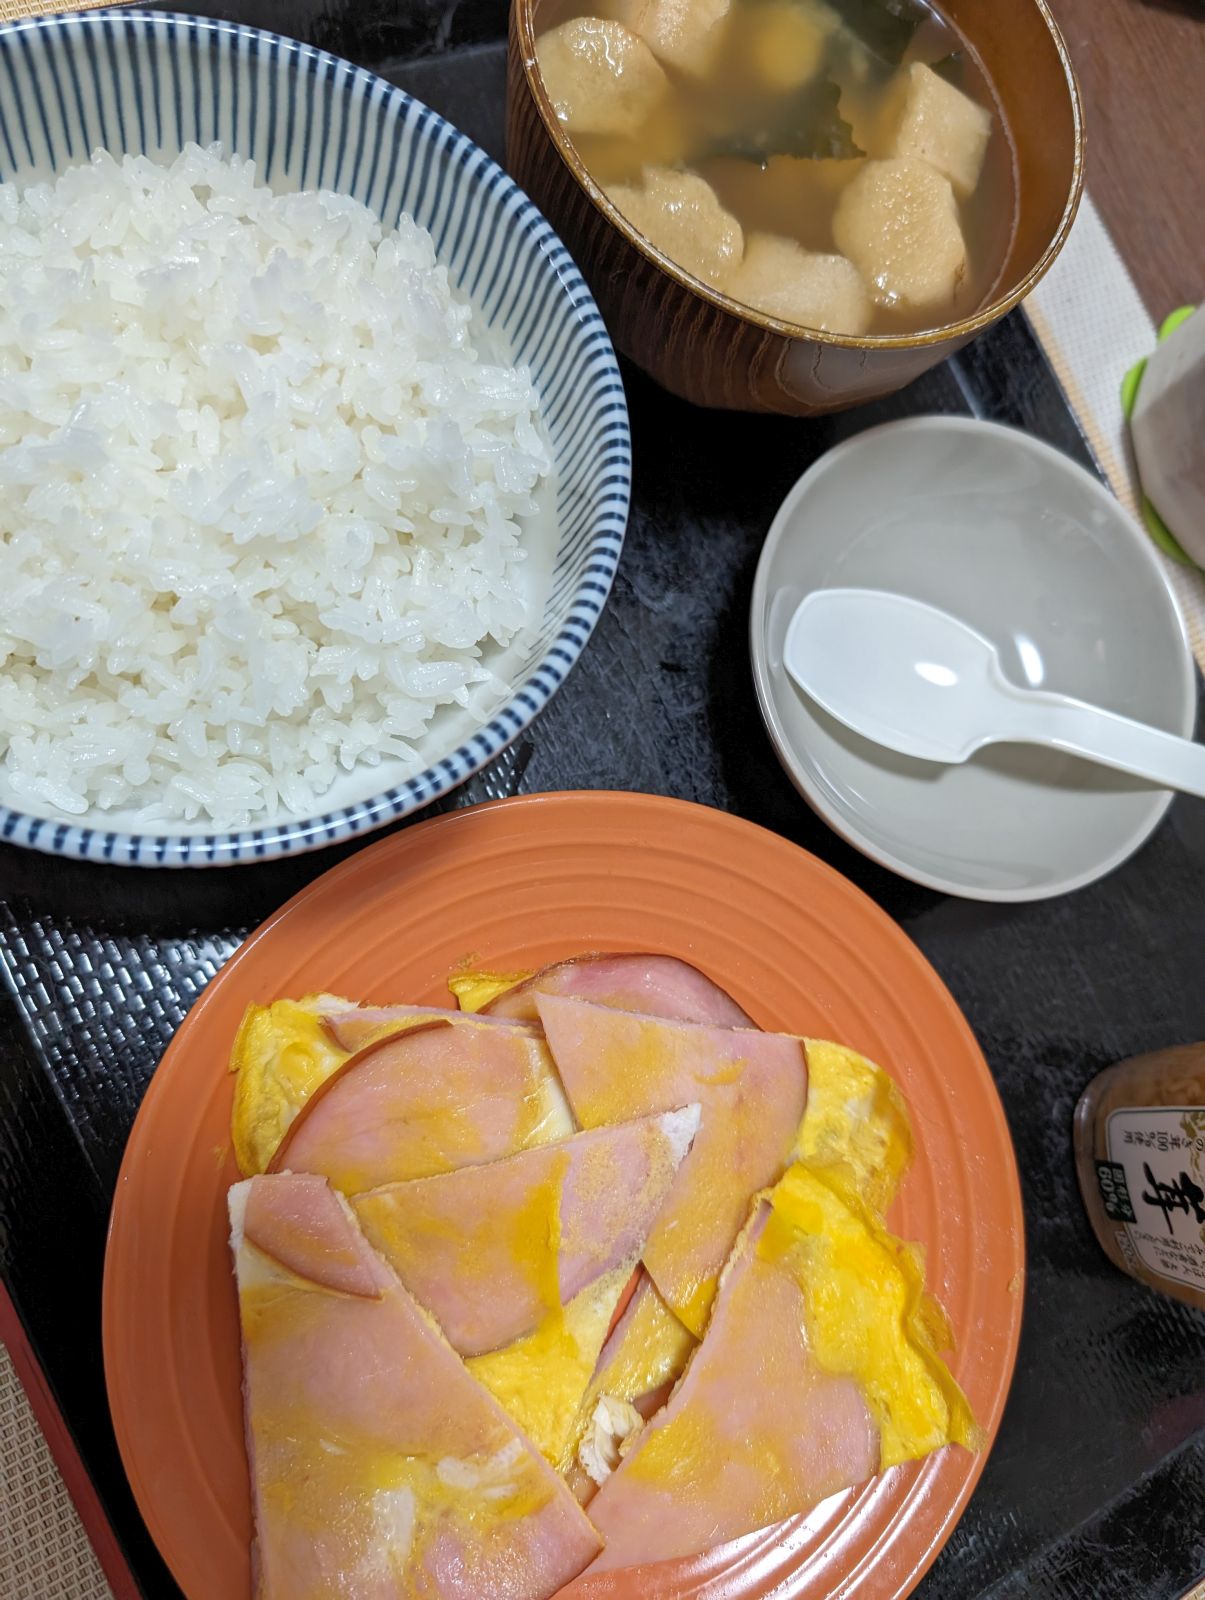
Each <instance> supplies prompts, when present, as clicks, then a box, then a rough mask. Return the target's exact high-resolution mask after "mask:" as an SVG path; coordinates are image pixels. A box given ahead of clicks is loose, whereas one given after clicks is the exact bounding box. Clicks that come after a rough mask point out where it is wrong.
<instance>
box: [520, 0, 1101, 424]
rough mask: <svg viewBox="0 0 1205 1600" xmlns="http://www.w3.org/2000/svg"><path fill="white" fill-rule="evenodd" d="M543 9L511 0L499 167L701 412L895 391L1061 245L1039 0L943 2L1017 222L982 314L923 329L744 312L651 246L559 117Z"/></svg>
mask: <svg viewBox="0 0 1205 1600" xmlns="http://www.w3.org/2000/svg"><path fill="white" fill-rule="evenodd" d="M542 3H543V0H513V4H512V8H511V20H510V48H509V63H508V86H507V164H508V166H509V168H510V171H511V173H512V174H513V176H514V177H515V178H516V179H517V181H518V182H519V184H520V185H521V186H522V187H523V188H524V189H525V190H526V191H527V193H528V194H529V195H531V197H532V198H533V199H534V200H535V202H536V204H537V205H538V206H539V207H540V208H541V210H542V211H543V212H544V213H545V215H546V216H547V217H548V218H549V220H550V221H551V222H552V224H553V226H554V227H555V228H556V229H557V231H558V232H559V233H560V235H561V237H562V238H563V239H564V241H565V243H566V244H567V246H568V248H569V250H570V251H571V253H572V254H573V256H574V258H575V259H576V261H577V263H578V265H579V266H580V268H581V270H582V272H583V274H584V276H585V277H586V280H587V282H588V283H589V284H590V287H591V288H592V290H593V291H594V294H595V297H596V298H597V300H598V303H599V306H600V308H601V310H602V313H603V316H604V317H605V319H606V322H607V325H608V327H609V329H610V332H611V336H612V338H613V339H614V341H615V344H616V345H617V347H618V348H619V350H620V351H621V352H622V353H623V354H625V355H627V356H628V357H630V358H631V360H632V361H634V362H635V363H636V365H637V366H639V367H641V368H643V370H644V371H645V372H647V373H649V375H650V376H651V377H653V378H655V379H656V381H657V382H658V383H660V384H662V385H663V386H664V387H665V388H666V389H669V390H671V391H672V392H673V393H674V394H677V395H681V396H683V397H684V398H685V399H687V400H691V401H694V402H695V403H696V404H698V405H705V406H714V407H721V408H728V409H735V410H742V411H776V412H784V413H787V414H791V415H796V416H811V415H815V414H817V413H820V412H824V411H834V410H839V409H841V408H843V407H847V406H853V405H860V404H862V403H863V402H864V401H868V400H874V399H877V398H879V397H881V396H882V395H885V394H890V393H891V392H892V391H894V390H896V389H901V388H903V386H904V385H905V384H907V383H910V382H911V381H912V380H913V379H914V378H916V377H919V376H920V374H921V373H922V372H925V371H926V370H927V369H928V368H930V367H932V366H935V365H936V364H937V363H938V362H939V361H942V360H944V359H945V358H946V356H948V355H952V354H953V352H954V351H956V350H958V349H960V348H961V346H963V345H964V344H966V343H967V341H968V340H970V339H972V338H974V337H975V335H976V334H977V333H981V332H982V331H983V330H984V329H985V328H988V327H991V326H992V324H993V323H995V322H998V321H999V320H1000V318H1001V317H1003V316H1004V315H1005V314H1006V313H1007V312H1009V311H1011V310H1012V309H1013V307H1014V306H1016V305H1017V304H1018V303H1019V302H1020V301H1021V300H1022V299H1024V297H1025V296H1026V295H1027V294H1028V293H1029V291H1030V290H1031V289H1032V288H1033V287H1034V286H1035V284H1037V283H1038V282H1039V280H1040V279H1041V278H1042V277H1043V275H1044V274H1045V273H1046V272H1047V271H1048V270H1049V268H1050V265H1051V263H1052V262H1053V261H1054V259H1055V257H1056V256H1057V255H1058V253H1059V251H1060V250H1061V249H1062V247H1063V245H1064V243H1065V242H1066V239H1067V235H1068V233H1069V231H1070V229H1071V224H1072V222H1073V220H1074V218H1075V212H1076V208H1077V206H1078V204H1079V198H1080V192H1081V189H1082V187H1083V161H1084V134H1083V117H1082V109H1081V103H1080V95H1079V88H1078V85H1077V83H1076V79H1075V73H1074V71H1073V69H1072V66H1071V62H1070V59H1069V57H1068V54H1067V47H1066V45H1065V43H1064V41H1063V38H1062V36H1061V34H1060V33H1059V31H1058V28H1057V27H1056V25H1055V23H1054V20H1053V18H1052V17H1051V14H1050V11H1049V10H1048V8H1047V6H1046V4H1045V0H1007V4H1004V3H1002V0H944V3H943V6H942V10H943V12H944V14H945V16H946V17H947V18H948V19H949V21H950V22H952V23H953V24H954V26H955V27H956V28H957V29H958V30H959V32H961V33H962V35H963V36H964V38H965V39H966V41H967V42H968V43H969V44H970V46H971V47H972V49H973V50H974V51H975V53H976V54H977V56H978V58H979V61H980V64H981V65H982V67H983V69H984V71H985V73H986V75H987V77H988V79H989V80H990V82H991V85H992V87H993V89H994V90H995V94H996V98H997V101H998V104H999V106H1000V109H1001V111H1002V113H1003V116H1004V120H1005V123H1006V125H1007V128H1008V131H1009V134H1010V136H1011V141H1012V145H1013V149H1014V154H1015V181H1016V189H1017V216H1016V226H1015V229H1014V231H1013V234H1012V238H1011V242H1010V245H1009V248H1008V251H1007V255H1006V257H1005V260H1004V263H1003V266H1002V268H1001V270H1000V272H999V274H998V276H997V279H996V283H995V287H994V288H993V289H992V291H991V292H990V294H989V296H988V297H987V299H986V300H985V302H984V303H983V304H981V305H980V306H979V308H978V309H977V310H975V311H974V312H973V313H971V314H969V315H966V316H964V317H962V318H961V319H960V320H958V321H954V322H949V323H946V324H945V325H943V326H941V327H936V328H932V329H929V330H927V331H924V332H920V333H899V334H895V333H890V334H882V333H879V334H864V335H856V336H855V335H850V334H836V333H825V332H821V331H819V330H817V329H812V328H805V327H801V326H797V325H794V324H792V323H789V322H782V321H779V320H778V319H776V318H774V317H771V316H767V315H765V314H763V313H762V312H759V311H756V310H753V309H751V308H750V307H748V306H744V305H741V304H740V303H739V302H738V301H736V300H733V299H730V298H729V297H728V296H727V295H725V294H724V293H722V292H721V291H720V290H719V289H717V288H715V287H713V286H712V285H711V284H708V283H705V282H703V281H702V280H701V279H699V278H696V277H694V276H692V275H691V274H690V273H689V272H687V271H685V270H684V269H683V268H682V267H680V266H678V265H676V264H675V263H674V262H673V261H672V260H670V259H669V257H667V256H666V255H665V254H663V253H662V252H661V251H660V250H658V249H657V248H656V246H654V245H652V244H650V243H649V241H648V240H647V239H645V238H644V237H643V236H642V235H641V234H640V233H639V232H637V230H636V229H635V228H634V227H633V226H632V225H631V223H629V222H628V221H627V220H626V219H625V218H624V217H623V216H622V215H621V214H620V212H619V211H618V210H617V209H616V208H615V206H614V205H613V204H612V203H611V201H610V200H609V199H608V198H607V196H606V194H605V193H604V191H603V189H602V188H601V187H600V185H599V184H598V183H596V182H595V181H594V179H593V178H592V177H591V175H590V173H589V172H588V171H587V170H586V167H585V166H584V165H583V163H582V161H581V159H580V157H579V155H578V153H577V151H576V149H575V148H574V145H573V143H572V141H571V138H570V136H569V134H568V132H567V131H566V129H565V128H564V127H563V126H562V124H561V123H560V122H559V121H558V119H557V115H556V112H555V110H554V109H553V105H552V101H551V99H550V97H549V94H548V92H547V90H546V89H545V86H544V83H543V80H542V78H541V76H540V72H539V69H538V66H537V62H536V37H537V34H538V32H539V31H540V29H541V27H542V26H543V19H542V14H541V13H542Z"/></svg>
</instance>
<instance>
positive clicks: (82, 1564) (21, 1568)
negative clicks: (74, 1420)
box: [0, 1345, 113, 1600]
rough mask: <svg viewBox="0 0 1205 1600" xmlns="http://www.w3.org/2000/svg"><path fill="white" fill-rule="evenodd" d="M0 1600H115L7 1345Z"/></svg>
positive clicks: (0, 1406) (0, 1375) (2, 1364)
mask: <svg viewBox="0 0 1205 1600" xmlns="http://www.w3.org/2000/svg"><path fill="white" fill-rule="evenodd" d="M0 1600H113V1593H112V1590H111V1589H110V1588H109V1585H108V1583H107V1581H106V1579H105V1575H104V1573H103V1572H102V1571H101V1567H100V1562H99V1561H98V1560H97V1559H96V1555H95V1553H94V1551H93V1549H92V1546H91V1544H90V1543H89V1542H88V1535H87V1534H86V1533H85V1532H84V1526H83V1523H82V1522H81V1521H80V1519H79V1515H78V1513H77V1512H76V1509H75V1506H74V1505H73V1504H72V1500H71V1496H70V1495H69V1494H68V1493H67V1487H66V1485H65V1484H64V1482H63V1479H62V1477H61V1476H60V1474H59V1469H58V1467H57V1466H56V1465H55V1461H54V1457H53V1456H52V1455H51V1453H50V1446H49V1445H48V1444H47V1443H46V1439H45V1436H44V1435H43V1433H42V1430H41V1429H40V1428H39V1427H38V1423H37V1419H36V1418H35V1416H34V1414H33V1409H32V1407H31V1406H30V1403H29V1399H28V1397H27V1396H26V1393H25V1390H24V1389H23V1388H22V1386H21V1380H20V1379H19V1378H18V1376H17V1372H16V1368H15V1367H14V1366H13V1363H12V1358H11V1357H10V1356H9V1353H8V1351H7V1350H6V1349H5V1348H4V1346H3V1345H0Z"/></svg>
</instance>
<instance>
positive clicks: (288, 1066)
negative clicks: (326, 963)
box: [230, 994, 352, 1178]
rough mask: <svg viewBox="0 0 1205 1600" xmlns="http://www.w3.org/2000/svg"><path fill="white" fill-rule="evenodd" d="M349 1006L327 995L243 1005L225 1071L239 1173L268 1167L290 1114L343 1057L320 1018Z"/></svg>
mask: <svg viewBox="0 0 1205 1600" xmlns="http://www.w3.org/2000/svg"><path fill="white" fill-rule="evenodd" d="M351 1009H352V1002H351V1001H349V1000H341V999H339V997H338V996H337V995H330V994H311V995H306V996H305V998H304V999H301V1000H274V1001H273V1002H272V1004H271V1005H267V1006H256V1005H251V1006H248V1007H247V1010H246V1012H245V1014H244V1016H243V1020H242V1023H241V1024H240V1025H239V1030H238V1033H237V1034H236V1035H235V1038H234V1045H233V1047H232V1049H231V1052H230V1070H231V1072H233V1073H236V1074H237V1077H236V1079H235V1085H234V1106H233V1109H232V1110H231V1113H230V1132H231V1138H232V1140H233V1142H234V1155H235V1160H236V1161H237V1162H238V1165H239V1171H240V1172H241V1173H242V1174H243V1176H244V1177H247V1178H249V1177H252V1176H253V1175H254V1174H255V1173H257V1172H264V1171H266V1170H267V1166H268V1163H269V1162H270V1161H271V1159H272V1157H273V1155H274V1154H275V1153H276V1147H277V1145H278V1144H279V1143H280V1141H281V1140H282V1139H283V1138H284V1136H285V1133H286V1131H287V1130H288V1127H289V1124H290V1123H291V1122H292V1121H293V1119H294V1117H295V1116H296V1115H297V1113H298V1112H299V1111H300V1110H301V1108H302V1106H303V1105H304V1104H305V1102H306V1101H307V1100H308V1099H309V1097H310V1095H312V1094H313V1092H314V1090H315V1089H316V1088H317V1087H318V1085H319V1084H320V1083H323V1082H324V1081H325V1080H326V1079H327V1078H329V1077H330V1075H331V1073H332V1072H334V1071H335V1069H336V1067H339V1066H341V1065H342V1064H343V1062H344V1061H346V1060H347V1052H346V1051H345V1050H340V1049H339V1047H338V1045H336V1044H335V1043H334V1041H333V1040H332V1039H331V1038H330V1036H329V1035H328V1034H327V1032H326V1030H325V1028H324V1027H323V1025H322V1018H323V1015H324V1014H325V1013H327V1012H330V1011H348V1010H351Z"/></svg>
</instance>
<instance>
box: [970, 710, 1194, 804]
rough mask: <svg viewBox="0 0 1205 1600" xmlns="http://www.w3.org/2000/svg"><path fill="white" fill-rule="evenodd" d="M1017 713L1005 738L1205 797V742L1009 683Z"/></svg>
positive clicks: (1004, 735)
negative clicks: (1062, 753)
mask: <svg viewBox="0 0 1205 1600" xmlns="http://www.w3.org/2000/svg"><path fill="white" fill-rule="evenodd" d="M1008 689H1009V691H1010V693H1009V699H1010V700H1012V701H1013V703H1014V705H1015V707H1016V710H1017V717H1016V721H1015V724H1014V725H1013V726H1012V728H1011V729H1010V730H1009V731H1008V732H1006V733H1004V734H1002V737H1004V738H1011V739H1021V740H1024V741H1025V742H1026V743H1029V744H1048V745H1053V746H1054V747H1055V748H1056V749H1059V750H1066V751H1067V752H1068V753H1069V754H1071V755H1076V756H1084V757H1086V759H1087V760H1089V761H1097V762H1099V763H1100V764H1101V765H1102V766H1105V767H1113V768H1115V769H1116V770H1117V771H1118V772H1128V773H1132V774H1133V776H1134V777H1137V778H1147V779H1149V780H1150V781H1151V782H1152V783H1157V784H1159V785H1161V786H1162V787H1165V788H1168V789H1179V790H1181V791H1182V792H1183V793H1184V794H1195V795H1199V796H1200V797H1201V798H1202V799H1205V744H1196V743H1194V742H1193V740H1191V739H1180V738H1178V737H1177V736H1176V735H1175V734H1174V733H1164V731H1163V730H1162V728H1152V727H1150V726H1149V724H1147V723H1145V722H1134V721H1132V720H1131V719H1130V718H1129V717H1120V716H1118V715H1117V713H1116V712H1115V711H1105V710H1104V709H1103V708H1102V707H1100V706H1090V705H1086V704H1085V703H1084V702H1083V701H1082V700H1073V699H1072V698H1071V696H1070V695H1061V694H1050V693H1048V692H1045V691H1043V690H1041V689H1037V690H1035V689H1018V688H1017V687H1016V685H1014V684H1011V683H1010V684H1009V685H1008Z"/></svg>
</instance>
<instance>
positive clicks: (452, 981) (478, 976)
mask: <svg viewBox="0 0 1205 1600" xmlns="http://www.w3.org/2000/svg"><path fill="white" fill-rule="evenodd" d="M531 977H534V973H531V972H454V973H453V974H452V976H451V977H450V978H449V979H448V988H449V989H450V990H451V991H452V993H453V994H454V995H455V996H456V1004H457V1005H458V1006H459V1007H460V1009H461V1010H462V1011H481V1010H483V1009H484V1008H485V1007H486V1006H488V1005H489V1003H490V1001H491V1000H496V999H497V998H498V996H499V995H500V994H505V993H506V991H507V990H508V989H513V988H514V987H515V985H516V984H517V983H524V982H526V980H527V979H528V978H531Z"/></svg>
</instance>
